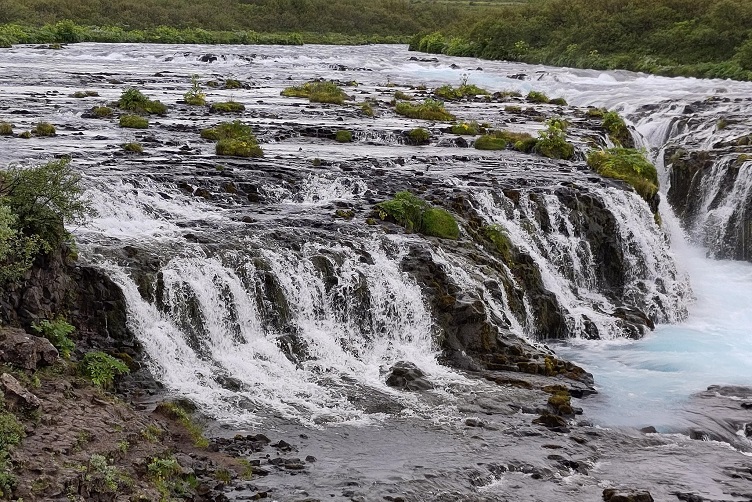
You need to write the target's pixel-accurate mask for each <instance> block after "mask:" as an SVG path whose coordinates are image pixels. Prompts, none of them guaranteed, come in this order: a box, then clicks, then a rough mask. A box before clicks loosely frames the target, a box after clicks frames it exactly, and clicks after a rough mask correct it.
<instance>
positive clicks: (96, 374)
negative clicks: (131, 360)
mask: <svg viewBox="0 0 752 502" xmlns="http://www.w3.org/2000/svg"><path fill="white" fill-rule="evenodd" d="M78 370H79V372H80V373H81V375H82V376H84V377H85V378H88V379H89V380H91V382H92V383H93V384H94V385H96V386H97V387H102V388H109V387H111V386H112V384H113V383H114V381H115V377H116V376H118V375H125V374H127V373H130V370H129V369H128V366H126V365H125V363H124V362H123V361H121V360H120V359H115V358H114V357H112V356H110V355H108V354H105V353H104V352H99V351H94V352H87V353H86V354H85V355H84V357H83V359H82V360H81V363H80V364H79V366H78Z"/></svg>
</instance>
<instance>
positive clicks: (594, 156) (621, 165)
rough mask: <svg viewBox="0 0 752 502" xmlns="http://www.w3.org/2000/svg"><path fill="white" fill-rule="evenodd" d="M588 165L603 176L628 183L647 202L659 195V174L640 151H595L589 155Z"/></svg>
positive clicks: (631, 149) (626, 149)
mask: <svg viewBox="0 0 752 502" xmlns="http://www.w3.org/2000/svg"><path fill="white" fill-rule="evenodd" d="M587 163H588V166H590V167H591V168H592V169H594V170H595V171H596V172H597V173H598V174H600V175H601V176H605V177H607V178H615V179H619V180H622V181H626V182H627V183H629V184H630V185H632V187H634V189H635V190H636V191H637V193H638V194H640V196H641V197H642V198H643V199H645V200H646V201H650V200H651V199H652V198H653V197H654V196H655V194H656V193H658V172H657V170H656V169H655V166H654V165H653V164H651V163H650V162H648V160H647V159H646V158H645V155H644V154H643V152H641V151H640V150H635V149H634V148H611V149H609V150H594V151H592V152H590V154H589V155H588V158H587Z"/></svg>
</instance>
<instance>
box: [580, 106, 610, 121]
mask: <svg viewBox="0 0 752 502" xmlns="http://www.w3.org/2000/svg"><path fill="white" fill-rule="evenodd" d="M607 111H608V110H606V109H605V108H588V109H587V111H586V112H585V116H586V117H588V118H594V119H601V118H603V115H604V114H605V113H606V112H607Z"/></svg>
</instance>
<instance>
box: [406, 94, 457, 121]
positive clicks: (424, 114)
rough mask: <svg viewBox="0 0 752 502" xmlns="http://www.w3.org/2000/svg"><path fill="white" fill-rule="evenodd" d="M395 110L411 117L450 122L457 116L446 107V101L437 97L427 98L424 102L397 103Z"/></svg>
mask: <svg viewBox="0 0 752 502" xmlns="http://www.w3.org/2000/svg"><path fill="white" fill-rule="evenodd" d="M394 111H396V112H397V114H398V115H403V116H405V117H409V118H411V119H422V120H435V121H443V122H448V121H450V120H454V119H455V117H454V115H452V114H451V113H449V112H448V111H446V108H444V103H442V102H441V101H437V100H435V99H427V100H425V101H424V102H423V103H419V104H418V103H415V104H414V103H406V102H401V103H397V106H395V108H394Z"/></svg>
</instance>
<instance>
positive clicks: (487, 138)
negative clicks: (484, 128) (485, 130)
mask: <svg viewBox="0 0 752 502" xmlns="http://www.w3.org/2000/svg"><path fill="white" fill-rule="evenodd" d="M473 146H474V147H475V148H476V149H477V150H504V149H505V148H506V147H507V138H505V137H504V136H503V135H499V134H498V133H492V134H484V135H483V136H481V137H480V138H478V139H476V140H475V143H474V145H473Z"/></svg>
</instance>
